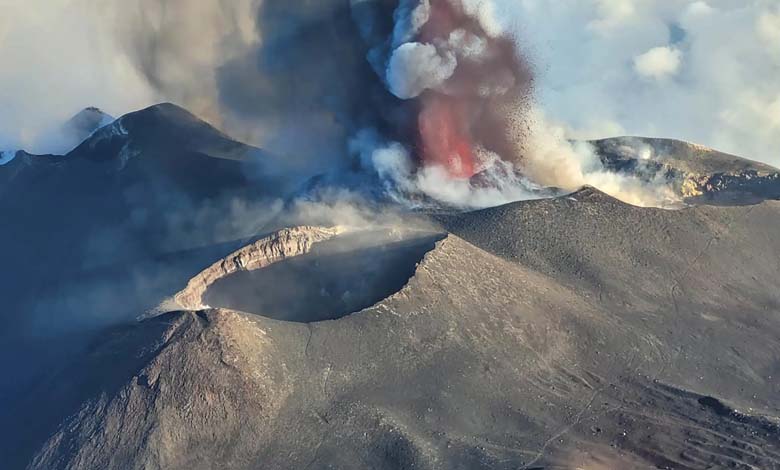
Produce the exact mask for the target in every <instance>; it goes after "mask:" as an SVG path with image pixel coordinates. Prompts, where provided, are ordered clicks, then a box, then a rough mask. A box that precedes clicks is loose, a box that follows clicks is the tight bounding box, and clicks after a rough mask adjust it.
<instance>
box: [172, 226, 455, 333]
mask: <svg viewBox="0 0 780 470" xmlns="http://www.w3.org/2000/svg"><path fill="white" fill-rule="evenodd" d="M442 238H443V236H442V235H441V234H438V233H433V232H428V231H407V230H405V231H398V230H360V231H352V232H345V231H344V229H341V228H320V227H297V228H292V229H284V230H281V231H279V232H277V233H275V234H273V235H271V236H269V237H266V238H264V239H262V240H259V241H257V242H255V243H252V244H250V245H248V246H246V247H244V248H242V249H241V250H239V251H237V252H235V253H233V254H231V255H230V256H228V257H226V258H224V259H223V260H220V261H219V262H217V263H215V264H214V265H212V266H211V267H210V268H208V269H206V270H204V271H203V272H201V273H200V274H198V275H197V276H196V277H195V278H193V279H192V280H191V281H190V283H189V284H188V286H187V288H186V289H184V290H183V291H181V292H180V293H179V294H177V295H176V296H175V301H176V304H177V307H183V308H185V309H190V310H198V309H203V308H207V307H215V308H227V309H232V310H239V311H244V312H250V313H254V314H257V315H261V316H264V317H268V318H272V319H275V320H282V321H289V322H297V323H312V322H318V321H325V320H335V319H338V318H341V317H344V316H346V315H349V314H351V313H355V312H358V311H360V310H363V309H365V308H368V307H370V306H372V305H374V304H376V303H378V302H379V301H381V300H383V299H385V298H387V297H389V296H391V295H393V294H394V293H396V292H398V291H399V290H401V288H403V286H404V285H405V284H406V283H407V281H408V280H409V279H410V278H411V277H412V276H413V275H414V272H415V269H416V267H417V265H418V263H419V262H420V261H421V260H422V259H423V257H424V256H425V254H426V253H428V252H429V251H431V250H433V249H434V247H435V245H436V242H437V241H439V240H441V239H442Z"/></svg>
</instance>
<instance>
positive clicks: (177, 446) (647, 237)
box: [31, 190, 780, 469]
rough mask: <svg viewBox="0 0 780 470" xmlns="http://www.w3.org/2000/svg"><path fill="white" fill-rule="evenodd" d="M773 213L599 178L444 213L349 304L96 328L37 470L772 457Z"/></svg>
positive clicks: (779, 272)
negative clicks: (342, 310) (351, 309)
mask: <svg viewBox="0 0 780 470" xmlns="http://www.w3.org/2000/svg"><path fill="white" fill-rule="evenodd" d="M778 216H780V204H778V203H777V202H765V203H762V204H760V205H757V206H753V207H749V208H746V207H738V208H715V207H706V208H695V209H688V210H683V211H661V210H655V209H641V208H636V207H632V206H628V205H625V204H622V203H619V202H617V201H615V200H613V199H611V198H609V197H608V196H605V195H603V194H601V193H598V192H596V191H594V190H584V191H581V192H579V193H576V194H574V195H572V196H570V197H565V198H559V199H555V200H547V201H535V202H526V203H518V204H512V205H509V206H505V207H500V208H495V209H490V210H486V211H480V212H476V213H471V214H464V215H452V216H442V217H440V218H439V222H440V223H441V224H443V225H444V226H445V227H446V228H447V229H448V230H449V231H450V232H451V233H453V234H451V235H449V236H447V237H446V238H445V239H443V240H441V241H439V242H438V243H436V245H435V248H432V249H431V251H429V252H428V253H427V254H426V255H425V257H424V259H423V260H422V261H420V263H419V265H418V266H417V267H416V269H415V271H414V274H413V275H412V277H411V278H410V279H409V280H408V282H406V284H405V285H404V287H402V288H401V290H400V291H398V292H397V293H395V294H393V295H391V296H389V297H387V298H385V299H384V300H381V301H379V302H378V303H377V304H376V305H374V306H372V307H370V308H367V309H365V310H363V311H361V312H358V313H355V314H353V315H350V316H346V317H343V318H341V319H339V320H336V321H327V322H319V323H310V324H301V323H294V322H280V321H276V320H271V319H269V318H266V317H264V316H262V315H263V313H264V312H262V311H258V312H253V313H237V312H234V311H229V310H221V309H209V310H205V311H201V312H181V313H170V314H167V315H165V316H162V317H158V318H155V319H151V320H147V321H146V322H144V323H142V324H141V325H139V326H135V327H130V328H127V329H123V330H121V332H120V333H119V334H117V333H115V334H113V335H111V336H110V337H109V339H107V340H105V342H104V343H103V344H101V345H98V346H96V348H95V349H94V350H93V351H92V352H91V353H90V354H89V356H88V357H87V359H85V361H86V362H82V363H80V364H79V366H78V367H77V368H76V369H74V371H73V377H76V378H78V380H73V381H72V383H73V385H72V387H73V389H72V390H73V393H72V395H70V396H72V397H74V398H73V400H72V401H70V402H69V403H71V404H72V405H71V410H72V411H63V414H68V413H74V414H70V415H69V417H68V418H66V419H64V421H63V422H62V424H61V426H60V427H59V429H55V428H54V427H53V425H52V421H51V420H47V419H45V417H39V419H41V421H40V422H42V423H49V425H50V426H52V427H50V428H49V429H50V433H51V434H50V438H49V439H48V441H47V442H46V443H45V444H42V445H41V446H40V447H39V449H38V451H37V452H36V457H35V459H34V461H33V464H32V465H31V468H47V469H49V468H68V469H92V468H127V469H131V468H170V469H177V468H188V469H193V468H226V469H249V468H259V467H262V468H388V469H390V468H431V469H439V468H441V469H445V468H446V469H451V468H464V469H465V468H469V469H472V468H491V469H502V468H506V469H509V468H511V469H517V468H535V469H540V468H675V469H700V468H701V469H704V468H778V467H780V446H778V438H779V437H780V428H778V419H777V417H778V415H780V403H778V399H777V397H778V396H780V385H779V384H778V381H777V379H776V377H777V376H778V374H779V373H780V370H778V364H780V362H779V361H778V358H780V341H778V339H777V338H779V337H780V317H778V310H779V307H778V306H780V294H778V292H780V289H778V287H779V286H778V281H777V280H778V279H780V263H778V259H780V245H779V244H778V241H777V238H776V237H774V236H773V234H775V233H776V232H777V230H778V228H780V226H779V225H780V217H778ZM323 243H325V242H323ZM313 246H316V244H315V245H313ZM261 252H262V250H255V251H254V253H261ZM368 256H370V254H369V255H368ZM413 261H414V260H413V259H410V262H413ZM418 261H419V259H418ZM281 262H282V263H284V262H285V261H281ZM328 275H329V276H331V277H335V276H339V275H340V274H339V273H338V272H331V273H329V274H328ZM291 302H292V300H291ZM113 354H117V356H114V355H113ZM116 357H125V358H129V357H133V358H139V359H138V362H136V363H134V364H131V365H129V366H128V367H126V368H124V367H123V368H117V369H116V370H114V371H113V372H112V373H110V374H108V376H106V374H107V371H109V370H110V368H109V367H107V366H106V364H110V363H112V361H115V360H116ZM85 364H86V365H89V367H87V368H85V367H83V366H84V365H85ZM76 372H78V373H76ZM67 373H68V372H67V371H66V374H67ZM79 384H82V385H79ZM83 384H91V385H90V386H84V385H83ZM33 400H34V398H33ZM42 428H45V426H42ZM44 434H46V433H41V434H40V435H41V436H42V435H44Z"/></svg>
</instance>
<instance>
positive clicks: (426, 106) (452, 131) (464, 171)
mask: <svg viewBox="0 0 780 470" xmlns="http://www.w3.org/2000/svg"><path fill="white" fill-rule="evenodd" d="M418 126H419V131H420V141H421V142H420V143H421V146H422V164H423V166H434V165H435V166H440V167H443V168H444V169H445V170H446V171H447V173H448V174H449V175H450V176H451V177H453V178H471V177H472V176H474V173H475V164H474V152H473V150H472V141H471V138H470V136H469V131H468V119H467V113H466V112H465V109H464V105H463V104H462V103H459V102H458V100H457V99H456V98H454V97H451V96H446V95H442V94H437V93H431V94H428V95H426V96H424V97H423V98H422V109H421V110H420V115H419V117H418Z"/></svg>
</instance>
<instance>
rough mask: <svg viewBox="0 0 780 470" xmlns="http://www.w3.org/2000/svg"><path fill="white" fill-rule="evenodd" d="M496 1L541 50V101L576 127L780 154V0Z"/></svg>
mask: <svg viewBox="0 0 780 470" xmlns="http://www.w3.org/2000/svg"><path fill="white" fill-rule="evenodd" d="M495 1H496V2H497V3H499V4H500V5H504V6H505V8H502V9H501V11H502V12H503V13H506V12H510V11H511V12H512V14H511V15H504V16H502V18H503V20H504V21H505V22H506V24H507V25H510V24H511V25H514V26H513V31H514V35H515V36H516V37H517V38H518V41H517V42H518V44H519V46H520V48H521V49H522V50H523V51H524V52H525V53H526V54H527V55H528V56H530V57H531V58H532V62H533V64H534V68H535V70H536V71H537V77H536V81H535V83H536V86H537V90H536V91H537V102H538V103H539V105H540V106H541V107H542V108H543V109H544V110H545V112H546V114H547V115H548V116H549V118H550V119H551V120H554V121H556V122H560V123H561V124H563V125H565V126H566V128H567V129H570V130H571V135H575V136H577V137H588V138H601V137H608V136H610V133H611V132H614V131H617V130H622V132H623V133H625V134H631V135H651V136H657V137H670V138H678V139H683V140H688V141H693V142H697V143H700V144H703V145H707V146H711V147H716V148H718V149H720V150H723V151H726V152H730V153H734V154H737V155H742V156H745V157H748V158H753V159H756V160H762V161H765V162H767V163H770V164H774V165H776V166H777V165H780V151H778V149H780V132H778V130H777V129H776V127H774V125H773V124H772V123H773V122H775V118H774V116H775V115H776V113H777V111H776V109H777V108H776V105H775V103H776V100H777V96H778V93H779V92H780V40H778V39H777V38H778V37H780V32H778V31H780V30H779V29H778V23H779V22H780V19H778V18H779V17H780V9H779V8H778V4H777V2H776V0H743V1H739V2H736V1H733V0H708V1H702V0H695V1H694V0H582V1H577V2H570V1H562V0H561V1H553V0H521V1H518V0H495ZM659 46H662V47H663V49H658V50H655V51H652V50H653V49H654V48H657V47H659ZM664 78H665V79H664ZM670 78H674V79H673V80H672V79H670Z"/></svg>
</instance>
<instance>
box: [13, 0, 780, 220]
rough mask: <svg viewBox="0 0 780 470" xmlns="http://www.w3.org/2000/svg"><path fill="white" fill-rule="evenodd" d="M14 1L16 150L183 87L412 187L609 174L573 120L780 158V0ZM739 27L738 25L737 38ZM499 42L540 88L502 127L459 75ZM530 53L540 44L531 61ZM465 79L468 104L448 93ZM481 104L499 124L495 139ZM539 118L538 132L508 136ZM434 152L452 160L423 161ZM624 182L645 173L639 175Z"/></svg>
mask: <svg viewBox="0 0 780 470" xmlns="http://www.w3.org/2000/svg"><path fill="white" fill-rule="evenodd" d="M44 3H45V4H44ZM446 5H450V6H452V5H459V7H458V8H455V9H451V8H450V7H446V8H445V7H444V6H446ZM448 8H450V11H447V10H448ZM453 11H454V12H455V13H454V14H453ZM0 12H1V13H2V15H0V16H2V17H3V18H6V20H5V21H0V39H2V40H1V41H0V52H2V56H3V58H4V59H5V61H4V64H3V69H4V70H5V71H10V73H5V74H4V76H2V77H0V85H2V87H0V90H1V91H0V95H1V97H2V101H3V103H4V104H6V110H5V111H4V112H3V113H0V150H5V149H14V148H20V147H24V148H27V149H30V150H33V151H54V150H56V149H52V148H51V146H49V145H41V144H40V141H41V140H42V139H40V137H41V136H42V135H45V134H46V133H45V132H43V131H42V129H44V128H45V127H46V125H50V124H53V123H55V122H61V121H62V120H64V119H65V118H66V117H67V116H68V115H70V114H73V113H74V112H76V111H77V110H78V109H79V107H81V106H84V105H87V104H94V105H97V106H101V107H102V108H103V109H105V110H106V111H107V112H109V113H111V114H113V115H120V114H122V113H123V112H126V111H129V110H132V109H135V108H140V107H143V106H146V105H148V104H152V103H154V102H157V101H164V100H167V101H174V102H176V103H178V104H181V105H183V106H184V107H186V108H188V109H191V110H192V111H194V112H195V113H196V114H198V115H201V116H203V117H205V118H207V119H208V120H209V121H211V122H213V123H215V124H217V125H218V126H220V127H221V128H223V129H225V130H227V131H228V132H229V133H230V134H232V135H234V136H235V137H237V138H239V139H242V140H247V141H250V142H252V143H255V144H259V145H261V146H263V147H265V148H267V149H269V150H271V151H274V152H276V153H278V154H281V155H284V156H285V157H286V158H288V159H290V160H291V161H293V163H295V164H296V165H297V168H298V170H299V171H300V172H301V173H310V174H316V173H321V172H323V171H332V172H340V171H348V170H354V169H355V167H356V166H360V165H363V166H365V165H368V168H369V169H372V170H376V171H377V172H378V173H380V174H382V175H383V177H384V178H385V179H393V178H395V179H399V180H400V182H399V183H398V184H397V186H399V187H403V186H405V185H407V186H410V187H414V188H415V189H420V188H425V189H426V190H425V191H424V192H427V193H429V194H430V191H431V190H433V191H436V192H437V194H436V197H451V198H454V199H455V200H461V199H463V197H462V195H463V194H464V192H468V193H469V194H471V193H473V192H474V190H475V188H474V187H467V186H468V185H464V182H463V179H464V178H465V177H466V175H467V174H468V173H470V172H472V171H475V172H479V171H480V169H481V167H480V165H481V164H482V165H484V166H486V167H489V168H490V169H491V172H492V174H494V175H497V174H506V173H507V171H506V170H507V168H506V165H505V163H506V162H505V161H504V160H501V159H506V160H511V161H512V162H513V163H515V164H518V166H519V168H520V169H521V170H522V171H523V174H524V175H526V176H528V177H531V176H534V178H533V179H534V180H535V181H538V182H540V183H541V182H542V181H548V180H556V179H557V180H560V181H559V182H560V183H567V181H568V183H567V184H566V185H564V184H561V186H564V187H567V188H569V185H570V184H573V181H575V180H576V181H578V182H579V183H590V184H596V183H598V181H600V180H602V179H603V178H601V177H599V178H596V177H595V176H594V175H602V176H603V169H602V168H598V167H597V166H594V158H593V156H592V154H591V153H590V151H589V149H587V148H580V147H577V148H575V147H572V146H571V145H569V144H568V139H569V138H572V137H587V138H596V137H607V136H611V135H616V134H644V135H656V136H663V137H676V138H683V139H686V140H691V141H696V142H699V143H703V144H707V145H713V146H717V147H719V148H721V149H722V150H726V151H731V152H733V153H737V154H740V155H744V156H747V157H752V158H758V159H761V160H764V161H767V162H769V163H774V164H777V163H778V161H777V157H776V155H775V152H774V150H773V149H776V148H777V147H778V145H780V134H779V133H778V129H780V128H778V127H777V117H776V115H777V112H776V111H777V109H778V108H777V101H778V95H777V93H778V90H780V83H779V82H778V80H779V79H778V74H777V73H776V68H777V66H778V65H779V64H780V62H778V60H780V56H778V55H777V52H778V49H777V45H776V44H775V43H776V41H773V38H777V37H778V34H780V33H778V31H780V23H778V22H777V18H780V11H779V10H778V9H777V5H776V4H775V2H771V1H765V0H749V1H746V2H740V3H739V5H738V6H735V4H734V3H733V2H729V1H727V0H710V1H701V0H698V1H694V0H683V1H679V0H661V1H653V2H649V1H647V0H620V1H614V0H612V1H607V0H583V1H582V2H576V3H575V4H573V3H571V2H548V1H537V0H528V1H523V2H517V1H511V0H462V1H458V2H448V1H443V0H442V1H434V2H420V1H402V2H398V0H353V1H351V2H350V1H348V0H341V1H338V0H325V1H320V2H313V1H306V0H293V1H287V2H283V1H279V0H238V1H232V2H225V1H218V0H204V1H202V2H198V3H197V5H193V4H192V2H187V1H184V0H169V1H161V0H133V1H130V2H119V1H107V2H101V3H100V5H94V3H93V2H88V1H86V0H51V1H46V2H42V1H41V0H31V1H22V0H7V1H6V2H3V3H2V4H1V5H0ZM10 18H13V21H10V20H9V19H10ZM463 26H465V27H463ZM456 30H457V31H456ZM723 30H728V31H731V32H732V33H733V34H729V35H727V36H728V37H729V38H731V39H729V40H728V41H727V42H724V39H723V37H724V35H723V34H721V32H722V31H723ZM499 42H500V43H502V44H504V45H505V46H506V47H508V48H510V49H514V52H513V53H512V54H511V60H510V61H509V62H505V63H506V64H507V65H509V68H510V69H513V68H514V70H513V71H515V72H516V71H517V70H518V69H517V68H516V66H517V65H520V66H521V68H520V70H521V71H522V69H523V68H532V69H533V70H534V74H535V75H536V77H537V78H536V80H535V83H534V88H535V90H534V93H533V94H534V97H535V98H536V99H537V102H536V103H530V101H528V103H530V105H527V106H525V107H523V106H514V109H510V110H507V112H505V111H504V110H500V109H498V107H495V106H494V105H495V104H496V102H500V101H501V100H497V99H495V97H493V98H490V99H485V100H484V101H479V100H477V101H476V102H477V104H480V105H481V104H484V103H486V102H489V101H490V100H492V102H491V103H490V104H491V105H490V108H491V110H490V113H491V114H492V115H493V116H496V115H498V116H501V117H511V119H508V120H506V121H503V122H502V123H501V125H499V126H497V127H496V126H493V125H489V124H488V123H489V122H490V120H489V119H485V115H484V114H481V113H482V111H481V108H480V106H473V104H474V101H472V100H469V99H465V95H468V93H466V94H465V95H464V94H463V92H462V90H458V89H457V87H455V86H454V85H456V84H458V83H460V82H461V80H463V77H464V76H468V74H467V73H465V72H464V71H465V70H467V69H468V66H467V65H464V64H468V63H474V62H479V60H476V59H475V58H480V57H482V58H483V59H481V60H484V57H485V54H486V52H485V48H486V47H487V49H491V48H490V47H488V46H490V45H494V46H495V44H497V43H499ZM518 44H519V45H520V46H519V47H518ZM492 50H493V51H495V50H496V47H493V48H492ZM518 57H532V58H533V67H529V66H528V64H527V60H525V61H523V60H521V59H518ZM41 58H46V60H39V59H41ZM31 59H32V60H31ZM421 64H423V65H424V66H425V67H422V68H418V67H419V66H420V65H421ZM456 64H457V65H456ZM399 69H400V70H401V71H405V73H398V70H399ZM414 70H417V71H422V72H423V73H417V74H414V73H412V72H413V71H414ZM477 71H478V72H482V70H481V69H479V68H477ZM391 72H392V73H391ZM499 75H500V74H499ZM529 76H530V74H529ZM54 77H56V80H55V79H54ZM83 77H88V79H87V80H84V79H83ZM498 81H499V82H500V80H498ZM469 85H470V86H471V85H473V83H469ZM481 85H485V84H484V83H483V84H481ZM483 88H484V87H483ZM488 88H489V87H488ZM499 88H500V87H499ZM472 89H473V88H472ZM41 90H47V91H48V90H53V92H51V93H43V92H41ZM521 90H522V87H519V88H517V89H516V90H514V91H515V92H514V93H510V95H509V96H510V97H515V98H516V97H517V96H522V94H523V93H522V92H520V93H518V91H521ZM451 96H456V97H457V98H458V99H457V100H456V102H457V106H455V105H454V104H453V102H452V100H449V99H444V100H443V99H441V98H442V97H451ZM482 98H485V97H484V96H483V97H482ZM51 99H54V100H55V101H56V103H53V104H52V103H50V102H49V101H50V100H51ZM504 102H511V100H505V101H504ZM507 107H509V106H507ZM464 108H465V110H466V111H463V109H464ZM442 109H444V110H445V112H442V111H441V110H442ZM426 110H427V112H423V111H426ZM518 110H520V111H521V112H520V113H515V112H516V111H518ZM510 111H511V112H510ZM529 113H530V114H529ZM463 115H468V117H469V118H468V119H464V118H463ZM529 115H530V116H533V119H536V117H538V116H545V117H544V118H543V119H541V120H539V121H534V122H531V120H529ZM420 116H423V118H424V119H422V121H423V122H422V124H423V126H420V124H421V123H420V119H419V117H420ZM442 116H448V117H447V118H445V119H444V120H443V121H442V120H441V118H442ZM464 121H468V122H465V124H464ZM473 121H476V124H479V125H481V126H482V127H483V128H489V130H490V131H492V132H495V133H496V134H497V135H491V136H489V137H490V138H486V136H484V135H483V133H482V132H481V131H480V129H475V128H473V126H474V122H473ZM426 122H427V123H428V125H427V126H426V125H425V123H426ZM463 127H468V128H469V129H468V130H469V132H465V133H461V132H459V133H457V134H456V135H457V136H458V137H464V136H465V137H468V138H469V139H474V140H475V141H474V142H470V144H471V145H466V144H464V143H463V142H464V140H463V139H460V138H458V139H447V138H446V137H447V134H448V133H447V132H444V133H443V135H439V136H438V138H437V139H435V140H434V141H433V143H431V140H430V135H431V134H433V132H432V131H428V132H420V129H421V128H422V129H423V130H425V129H429V130H430V129H445V130H447V129H460V128H463ZM529 127H530V128H531V129H533V130H534V134H535V135H534V136H532V138H531V139H528V140H525V141H524V139H523V138H515V142H512V141H511V139H505V138H504V137H505V135H506V134H510V135H511V136H513V137H515V136H518V135H521V136H523V135H526V134H527V133H528V128H529ZM508 130H509V131H510V132H506V131H508ZM450 134H451V133H450ZM426 135H427V136H429V138H427V139H426V138H424V137H425V136H426ZM367 136H373V138H374V142H373V144H372V145H368V142H369V139H367ZM469 139H467V141H468V140H469ZM550 139H552V140H550ZM426 142H427V144H426ZM442 142H444V143H445V144H442ZM486 142H487V143H489V144H490V145H488V146H486V145H485V143H486ZM399 144H400V145H399ZM518 146H519V149H518V148H517V147H518ZM36 147H37V148H36ZM466 147H471V151H470V152H469V151H465V150H463V149H464V148H466ZM558 147H560V148H561V149H563V150H565V151H564V152H563V153H560V152H559V153H556V154H555V155H553V156H552V157H551V156H550V155H549V153H548V152H541V153H538V152H536V151H535V149H539V148H542V149H547V150H548V151H549V150H550V149H553V148H558ZM421 150H427V152H422V151H421ZM350 151H351V152H350ZM437 155H438V157H437ZM441 155H444V157H441ZM567 155H568V157H566V156H567ZM453 156H454V157H455V158H454V159H453V162H455V163H459V164H460V165H461V168H460V169H459V170H457V171H455V172H454V173H453V169H455V168H454V167H453V166H452V165H449V163H450V157H453ZM464 157H465V158H464ZM472 157H473V161H474V162H475V164H474V165H475V166H474V167H473V168H470V167H471V165H470V161H471V160H472ZM499 157H500V158H499ZM551 158H552V160H551ZM426 159H427V161H428V162H429V163H431V162H437V161H438V163H439V165H430V166H429V168H427V169H425V168H423V169H419V168H417V163H419V162H420V161H425V160H426ZM437 159H438V160H437ZM572 159H574V160H572ZM376 163H378V164H379V166H377V165H376ZM494 163H497V164H498V165H495V164H494ZM552 163H557V164H559V165H561V166H562V167H563V168H564V169H567V170H570V169H571V168H575V169H577V168H580V167H581V168H583V171H582V172H579V173H581V174H582V177H581V178H574V179H571V178H557V175H555V174H546V175H545V178H542V179H539V178H538V175H539V174H540V172H541V169H542V168H545V167H549V166H550V165H551V164H552ZM538 164H542V166H541V167H540V166H538ZM441 167H444V168H445V170H444V171H441ZM437 168H438V169H437ZM566 173H567V174H571V173H577V171H574V172H572V171H566ZM451 176H455V177H454V178H451ZM611 177H612V179H613V180H616V179H620V177H618V176H616V175H611ZM494 179H495V178H494ZM510 179H511V180H512V181H508V182H507V181H502V182H500V183H496V184H494V185H493V187H492V189H491V192H492V193H496V189H497V188H498V190H497V192H498V195H497V196H496V197H490V198H488V199H490V200H494V202H496V203H497V202H502V201H505V200H511V199H516V198H521V197H528V194H527V191H525V189H524V187H525V186H527V182H526V181H523V178H521V177H517V176H516V175H514V176H512V178H510ZM426 182H427V183H428V184H427V185H426ZM617 183H619V184H618V186H619V187H624V186H626V185H629V186H631V187H632V188H631V192H633V189H636V186H637V184H638V183H637V182H632V181H618V182H617ZM635 183H636V184H635ZM639 186H641V185H639ZM502 188H510V190H505V189H502ZM476 189H480V188H476ZM482 189H484V188H482ZM650 189H651V191H650V193H646V194H644V195H643V196H642V197H641V198H640V199H642V200H651V199H652V197H651V196H652V194H653V193H655V192H656V190H657V189H658V188H650ZM486 194H487V193H485V192H483V194H482V195H481V196H480V197H472V198H471V202H468V204H466V205H482V204H484V203H487V202H486V201H485V202H480V203H476V202H475V201H476V200H478V199H482V197H483V196H485V195H486ZM618 195H620V194H618ZM472 196H473V194H472ZM621 197H624V198H625V196H621Z"/></svg>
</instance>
